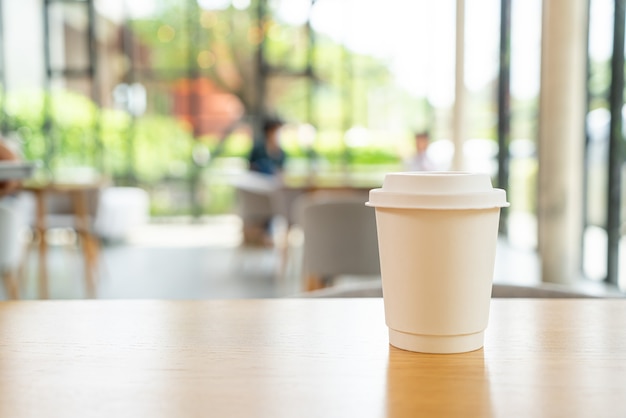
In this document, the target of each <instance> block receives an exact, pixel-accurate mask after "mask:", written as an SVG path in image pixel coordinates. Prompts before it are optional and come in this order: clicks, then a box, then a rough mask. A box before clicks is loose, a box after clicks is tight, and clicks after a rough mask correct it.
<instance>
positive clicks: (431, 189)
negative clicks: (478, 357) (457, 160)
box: [366, 172, 508, 353]
mask: <svg viewBox="0 0 626 418" xmlns="http://www.w3.org/2000/svg"><path fill="white" fill-rule="evenodd" d="M366 204H367V205H368V206H373V207H375V208H376V224H377V232H378V246H379V253H380V266H381V274H382V285H383V298H384V305H385V320H386V323H387V326H388V327H389V342H390V344H391V345H393V346H396V347H398V348H402V349H405V350H410V351H418V352H425V353H460V352H466V351H473V350H477V349H479V348H481V347H482V346H483V341H484V330H485V329H486V327H487V322H488V319H489V304H490V300H491V286H492V281H493V269H494V264H495V253H496V243H497V236H498V221H499V217H500V208H501V207H505V206H508V203H507V202H506V193H505V191H504V190H501V189H494V188H493V187H492V185H491V180H490V178H489V176H488V175H486V174H473V173H462V172H445V173H443V172H432V173H430V172H415V173H413V172H404V173H390V174H387V175H386V176H385V180H384V183H383V187H382V188H380V189H374V190H371V191H370V196H369V202H367V203H366Z"/></svg>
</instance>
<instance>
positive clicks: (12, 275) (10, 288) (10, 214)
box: [0, 205, 22, 299]
mask: <svg viewBox="0 0 626 418" xmlns="http://www.w3.org/2000/svg"><path fill="white" fill-rule="evenodd" d="M20 226H21V222H20V221H19V217H18V215H17V214H16V213H15V212H14V211H13V210H11V209H9V208H7V207H4V206H2V205H0V276H1V277H2V280H3V282H4V287H5V292H6V295H7V297H8V298H9V299H18V298H19V286H18V283H17V276H16V270H17V267H18V265H19V261H20V252H21V249H22V243H21V240H20V234H21V232H22V231H21V227H20Z"/></svg>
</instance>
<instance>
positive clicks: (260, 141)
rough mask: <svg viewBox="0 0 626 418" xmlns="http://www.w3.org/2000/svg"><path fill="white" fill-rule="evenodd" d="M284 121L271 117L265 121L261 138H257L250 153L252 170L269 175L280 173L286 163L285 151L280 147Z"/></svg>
mask: <svg viewBox="0 0 626 418" xmlns="http://www.w3.org/2000/svg"><path fill="white" fill-rule="evenodd" d="M282 126H283V122H282V121H281V120H280V119H278V118H270V119H267V120H265V122H264V123H263V134H262V137H261V138H255V140H254V144H253V146H252V150H251V151H250V154H249V155H248V162H249V164H250V170H251V171H254V172H257V173H261V174H267V175H279V174H281V173H282V171H283V167H284V165H285V152H284V151H283V149H282V148H281V147H280V143H279V137H280V129H281V128H282Z"/></svg>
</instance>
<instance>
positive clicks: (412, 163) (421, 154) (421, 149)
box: [404, 131, 437, 171]
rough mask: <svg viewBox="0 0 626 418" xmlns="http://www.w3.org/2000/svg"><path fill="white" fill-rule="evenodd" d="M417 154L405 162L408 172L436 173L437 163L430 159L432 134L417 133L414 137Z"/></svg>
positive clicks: (425, 132) (426, 132)
mask: <svg viewBox="0 0 626 418" xmlns="http://www.w3.org/2000/svg"><path fill="white" fill-rule="evenodd" d="M413 138H414V140H415V153H414V154H413V155H412V156H411V157H410V158H408V159H407V160H405V162H404V166H405V169H406V170H407V171H435V170H436V169H437V167H436V165H435V163H434V162H433V161H432V160H431V159H430V158H429V157H428V153H427V151H428V146H429V145H430V134H429V133H428V131H423V132H417V133H415V135H414V137H413Z"/></svg>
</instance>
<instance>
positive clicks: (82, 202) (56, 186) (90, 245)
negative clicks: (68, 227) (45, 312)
mask: <svg viewBox="0 0 626 418" xmlns="http://www.w3.org/2000/svg"><path fill="white" fill-rule="evenodd" d="M105 184H106V182H105V181H100V180H98V181H93V182H91V181H90V182H84V183H26V184H24V186H23V187H22V189H23V190H24V191H27V192H31V193H33V194H34V196H35V202H36V215H35V230H36V232H37V235H38V236H39V262H38V264H39V275H38V293H39V297H40V298H42V299H47V298H48V297H49V290H48V287H49V286H48V269H47V254H48V245H47V241H46V239H45V234H46V231H47V225H46V216H47V214H48V211H47V209H46V197H47V196H49V195H53V194H60V195H66V196H68V197H69V199H71V202H72V206H73V212H74V213H73V216H74V221H75V229H76V232H77V234H78V236H79V238H80V243H81V246H82V250H83V260H84V263H85V289H86V294H87V296H88V297H95V294H96V284H95V270H96V264H97V258H98V247H99V245H98V241H97V239H96V238H95V237H94V236H93V234H92V233H91V226H90V219H89V218H90V214H89V201H88V200H89V193H92V192H96V191H97V190H99V189H101V188H102V187H104V185H105Z"/></svg>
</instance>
